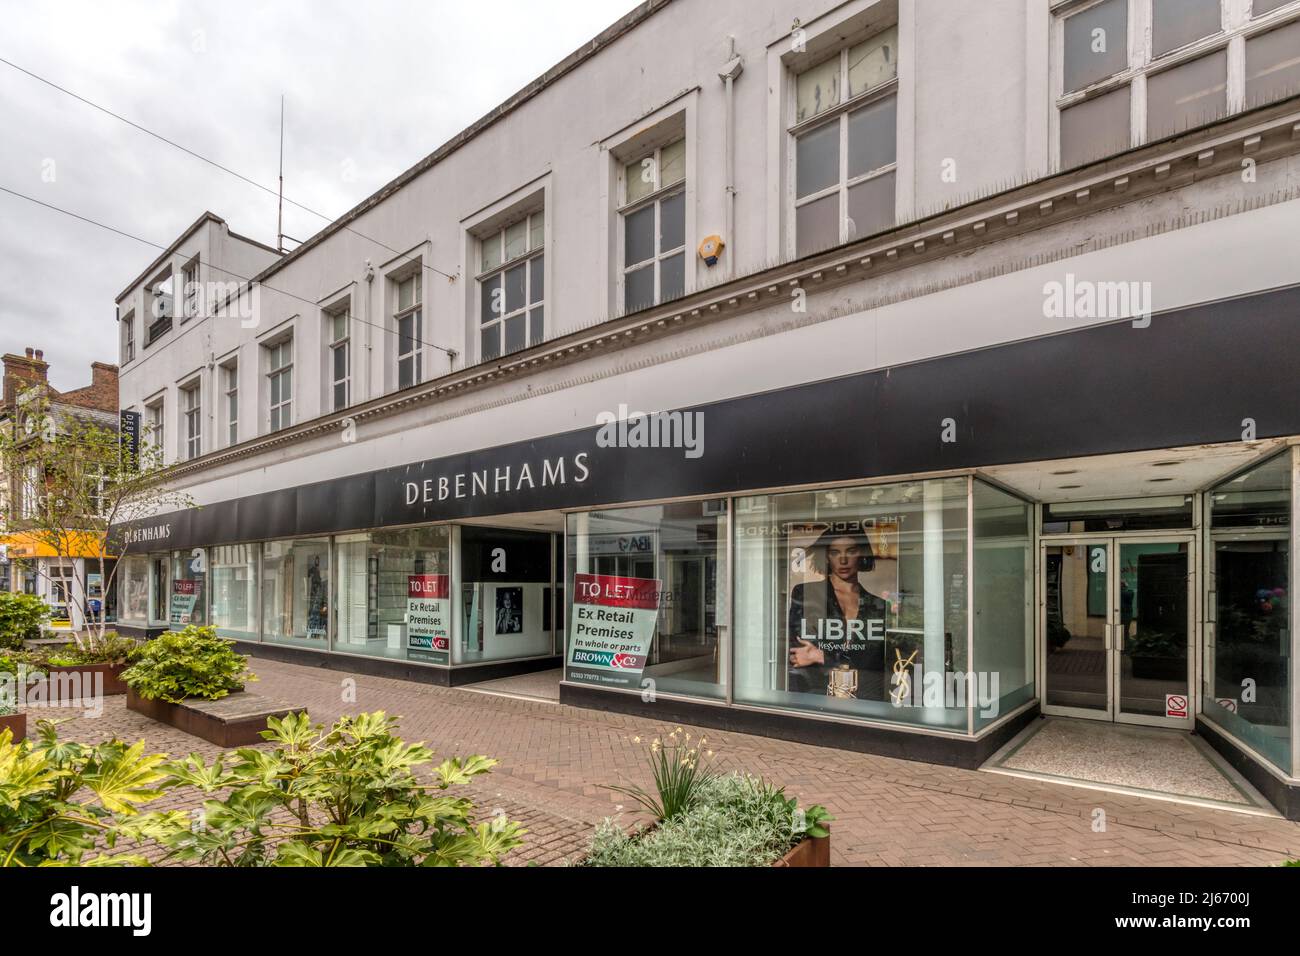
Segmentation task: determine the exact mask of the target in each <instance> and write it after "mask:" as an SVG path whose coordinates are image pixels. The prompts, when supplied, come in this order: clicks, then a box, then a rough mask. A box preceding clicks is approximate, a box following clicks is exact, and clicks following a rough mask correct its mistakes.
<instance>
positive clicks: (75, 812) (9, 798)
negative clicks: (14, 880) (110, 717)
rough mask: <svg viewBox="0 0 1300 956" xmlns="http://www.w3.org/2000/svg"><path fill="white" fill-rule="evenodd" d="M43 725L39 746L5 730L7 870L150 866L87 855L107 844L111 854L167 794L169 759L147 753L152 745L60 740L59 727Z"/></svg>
mask: <svg viewBox="0 0 1300 956" xmlns="http://www.w3.org/2000/svg"><path fill="white" fill-rule="evenodd" d="M38 726H39V734H40V738H39V740H38V741H37V742H35V743H33V742H32V741H30V740H28V741H24V742H23V743H21V744H14V743H13V735H12V734H11V733H10V732H9V731H8V730H4V731H0V867H6V866H49V865H59V864H63V865H69V864H70V865H74V866H81V865H89V864H103V863H111V864H118V865H122V864H142V863H144V862H145V861H144V860H143V859H141V858H139V857H136V856H128V855H125V854H122V855H117V856H108V855H101V856H97V857H94V858H91V859H87V858H86V854H87V853H90V852H91V851H93V850H94V849H95V845H96V843H97V842H98V841H99V840H101V839H102V840H103V843H104V845H105V846H106V847H109V848H110V849H111V848H112V847H113V846H114V845H115V844H116V842H117V837H118V834H119V830H120V829H122V826H121V825H122V822H123V821H124V820H127V819H129V818H131V817H134V816H136V815H137V814H138V812H139V811H138V810H137V807H138V806H139V805H141V804H144V803H148V802H149V801H151V800H154V799H156V798H157V797H158V796H160V795H161V790H159V789H158V787H157V784H159V783H160V782H161V781H162V780H163V779H164V778H165V777H166V776H167V775H166V773H164V772H163V770H162V769H161V765H162V764H163V762H164V761H165V760H166V759H167V758H166V755H165V754H146V753H145V752H144V741H140V742H139V743H137V744H135V745H134V746H130V747H128V746H127V745H126V744H124V743H122V742H121V741H119V740H110V741H108V742H107V743H101V744H96V745H94V746H87V745H83V744H77V743H69V742H67V741H60V740H58V738H57V735H56V733H55V729H54V724H53V723H51V722H50V721H48V720H43V721H41V722H40V724H39V725H38Z"/></svg>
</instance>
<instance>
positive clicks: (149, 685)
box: [122, 624, 257, 704]
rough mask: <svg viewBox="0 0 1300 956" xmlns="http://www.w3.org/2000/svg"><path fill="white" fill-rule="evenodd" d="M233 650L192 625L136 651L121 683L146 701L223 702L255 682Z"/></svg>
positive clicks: (206, 630) (244, 661)
mask: <svg viewBox="0 0 1300 956" xmlns="http://www.w3.org/2000/svg"><path fill="white" fill-rule="evenodd" d="M234 646H235V642H234V641H227V640H224V639H222V638H220V637H217V632H216V630H215V629H214V628H211V627H198V626H197V625H193V624H191V625H190V626H189V627H187V628H185V630H183V631H172V632H170V633H167V634H163V635H162V636H160V637H156V638H154V639H153V640H152V641H148V642H147V643H144V644H141V645H140V646H139V647H137V648H136V649H135V650H133V651H132V652H131V654H130V662H131V666H130V667H128V668H127V669H126V670H125V671H123V672H122V680H124V681H125V682H126V683H127V686H129V687H130V688H131V689H132V690H133V691H135V693H136V694H137V695H139V696H140V697H141V698H143V699H144V700H165V701H167V702H168V703H170V704H179V703H180V702H181V701H183V700H186V699H188V698H191V697H196V698H198V699H200V700H220V699H221V698H222V697H225V696H227V695H228V694H233V693H237V692H239V691H241V690H243V689H244V684H245V683H247V682H249V681H255V680H257V676H256V675H255V674H252V673H250V672H249V670H248V658H247V657H245V656H243V655H242V654H237V653H235V651H234Z"/></svg>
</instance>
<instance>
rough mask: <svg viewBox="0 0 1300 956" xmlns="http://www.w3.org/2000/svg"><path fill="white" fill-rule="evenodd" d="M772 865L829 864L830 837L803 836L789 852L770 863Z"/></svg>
mask: <svg viewBox="0 0 1300 956" xmlns="http://www.w3.org/2000/svg"><path fill="white" fill-rule="evenodd" d="M772 865H773V866H797V867H810V866H830V865H831V838H830V834H827V835H826V836H824V837H804V838H803V839H802V840H800V841H799V842H798V843H796V844H795V845H794V846H792V847H791V848H790V852H789V853H787V854H786V855H785V856H783V857H781V859H779V860H777V861H776V862H775V863H773V864H772Z"/></svg>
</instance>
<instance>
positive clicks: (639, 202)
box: [530, 134, 734, 313]
mask: <svg viewBox="0 0 1300 956" xmlns="http://www.w3.org/2000/svg"><path fill="white" fill-rule="evenodd" d="M677 143H681V144H682V178H681V179H679V180H677V181H676V182H673V183H669V184H668V185H666V186H665V185H664V184H663V183H662V182H661V179H662V177H661V171H662V170H663V162H662V157H663V151H664V150H665V149H667V148H668V147H669V146H675V145H676V144H677ZM690 145H691V144H690V143H689V142H687V140H686V136H685V135H684V134H683V135H682V136H679V137H677V138H675V139H672V140H670V141H669V142H667V143H665V144H664V145H663V146H656V147H655V148H654V149H652V150H645V151H642V153H641V154H640V155H639V157H637V158H634V159H630V160H628V161H627V162H622V161H620V162H619V165H618V198H619V203H620V205H619V207H618V209H617V210H616V212H617V213H618V266H619V270H618V311H619V312H620V313H622V312H625V311H627V277H628V275H629V274H631V273H633V272H639V271H640V270H641V269H644V268H646V263H648V262H649V263H653V265H651V266H650V268H652V269H654V301H652V302H650V303H649V304H647V305H645V306H642V308H651V307H653V306H656V305H660V304H662V303H663V301H664V298H663V291H662V283H661V281H660V277H661V273H662V267H663V261H664V260H665V259H671V258H672V257H673V256H676V255H679V254H680V255H681V256H682V260H683V261H682V295H685V294H686V291H687V287H686V274H687V273H688V272H689V271H690V266H691V261H690V257H689V255H688V254H687V251H686V250H687V247H688V246H689V245H690V241H689V236H688V233H687V231H686V226H687V221H686V220H687V216H686V207H687V206H688V205H689V203H690V198H689V196H688V194H687V189H686V186H687V169H686V167H687V165H688V164H687V157H688V156H689V150H690ZM634 155H635V154H634ZM647 160H649V161H650V162H651V163H652V164H653V169H654V184H653V188H652V189H651V190H650V192H649V193H648V194H647V195H645V196H642V197H641V198H639V199H636V200H634V201H632V202H628V200H627V186H628V184H627V167H628V166H629V165H630V164H632V163H636V162H640V163H645V162H646V161H647ZM679 195H680V196H681V197H682V244H681V245H680V246H676V247H674V248H672V249H669V250H666V251H661V250H660V249H659V237H660V230H661V227H662V222H663V203H664V202H665V201H666V200H669V199H673V198H675V197H677V196H679ZM651 205H653V206H654V209H655V215H654V248H655V252H654V255H653V256H652V257H651V258H650V259H644V260H642V261H641V262H638V263H635V264H633V265H630V266H629V265H627V219H628V217H629V216H631V215H633V214H634V213H638V212H640V211H641V210H642V209H645V208H646V207H647V206H651ZM730 241H734V239H731V240H730ZM530 308H531V306H530Z"/></svg>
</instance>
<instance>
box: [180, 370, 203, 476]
mask: <svg viewBox="0 0 1300 956" xmlns="http://www.w3.org/2000/svg"><path fill="white" fill-rule="evenodd" d="M180 398H181V415H182V417H183V424H182V428H183V429H184V441H185V449H184V450H185V460H186V461H189V460H190V459H192V458H198V457H199V456H200V455H201V454H203V399H202V391H201V385H200V383H199V382H194V383H193V384H191V385H187V386H185V387H183V388H182V389H181V395H180Z"/></svg>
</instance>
